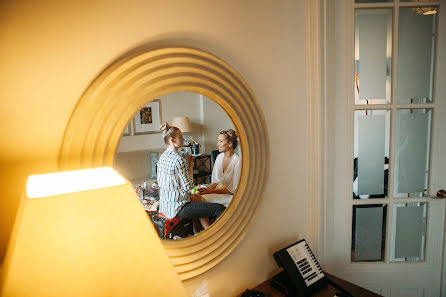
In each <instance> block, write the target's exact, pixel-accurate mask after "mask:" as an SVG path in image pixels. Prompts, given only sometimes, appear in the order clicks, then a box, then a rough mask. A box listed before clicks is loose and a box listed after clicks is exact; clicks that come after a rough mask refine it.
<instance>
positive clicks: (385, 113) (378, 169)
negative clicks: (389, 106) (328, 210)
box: [353, 110, 390, 199]
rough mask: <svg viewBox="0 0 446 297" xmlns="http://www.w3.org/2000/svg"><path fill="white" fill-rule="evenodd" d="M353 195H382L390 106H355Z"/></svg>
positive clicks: (386, 180) (384, 192)
mask: <svg viewBox="0 0 446 297" xmlns="http://www.w3.org/2000/svg"><path fill="white" fill-rule="evenodd" d="M354 127H355V129H354V151H353V154H354V155H353V158H354V161H353V198H354V199H369V198H385V197H387V189H388V173H389V139H390V138H389V133H390V111H389V110H356V111H355V126H354Z"/></svg>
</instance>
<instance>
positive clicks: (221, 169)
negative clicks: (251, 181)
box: [199, 129, 242, 195]
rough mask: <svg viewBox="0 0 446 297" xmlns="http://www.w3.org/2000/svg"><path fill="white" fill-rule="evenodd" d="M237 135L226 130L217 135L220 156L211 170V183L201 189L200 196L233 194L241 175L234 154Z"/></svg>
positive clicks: (239, 166)
mask: <svg viewBox="0 0 446 297" xmlns="http://www.w3.org/2000/svg"><path fill="white" fill-rule="evenodd" d="M237 144H238V140H237V134H236V133H235V131H234V130H232V129H228V130H224V131H221V132H220V135H218V141H217V147H218V151H219V152H220V154H219V155H218V156H217V159H216V160H215V163H214V169H213V170H212V183H211V184H210V185H209V187H207V188H201V189H200V190H199V191H200V194H202V195H204V194H230V195H232V194H234V193H235V191H236V190H237V187H238V182H239V179H240V173H241V169H242V168H241V161H240V157H239V156H237V154H235V153H234V149H235V148H236V147H237Z"/></svg>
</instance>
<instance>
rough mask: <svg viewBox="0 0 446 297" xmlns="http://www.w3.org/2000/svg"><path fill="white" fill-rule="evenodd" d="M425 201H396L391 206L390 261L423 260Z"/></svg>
mask: <svg viewBox="0 0 446 297" xmlns="http://www.w3.org/2000/svg"><path fill="white" fill-rule="evenodd" d="M426 220H427V203H425V202H415V203H398V204H394V205H393V206H392V225H391V226H392V231H391V232H392V233H391V234H392V236H391V237H390V238H391V239H392V242H391V247H390V261H392V262H422V261H424V253H425V243H426V226H427V224H426Z"/></svg>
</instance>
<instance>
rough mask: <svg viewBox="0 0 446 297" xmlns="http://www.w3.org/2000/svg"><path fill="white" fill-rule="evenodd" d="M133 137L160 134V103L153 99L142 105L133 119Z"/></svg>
mask: <svg viewBox="0 0 446 297" xmlns="http://www.w3.org/2000/svg"><path fill="white" fill-rule="evenodd" d="M133 123H134V126H133V127H134V128H135V135H140V134H152V133H161V130H160V126H161V101H160V99H155V100H153V101H151V102H149V103H147V104H146V105H144V106H143V107H142V108H141V109H140V111H139V112H137V113H136V115H135V117H134V118H133Z"/></svg>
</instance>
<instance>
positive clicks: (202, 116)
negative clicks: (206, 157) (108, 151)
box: [117, 92, 234, 153]
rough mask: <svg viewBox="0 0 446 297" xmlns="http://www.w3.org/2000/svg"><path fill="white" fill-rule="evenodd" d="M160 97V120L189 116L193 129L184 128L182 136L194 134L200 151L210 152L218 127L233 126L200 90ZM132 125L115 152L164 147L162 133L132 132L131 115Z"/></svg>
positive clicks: (224, 128)
mask: <svg viewBox="0 0 446 297" xmlns="http://www.w3.org/2000/svg"><path fill="white" fill-rule="evenodd" d="M159 100H160V107H161V108H160V109H161V112H160V113H161V121H162V122H168V123H170V124H172V120H173V118H174V117H179V116H184V117H189V119H190V122H191V126H192V131H191V132H183V136H184V138H187V139H191V138H194V140H195V141H197V142H198V143H199V144H200V145H201V148H202V150H201V152H202V153H204V152H205V153H209V152H210V151H211V150H214V149H216V148H217V146H216V143H217V137H218V134H219V133H220V131H221V130H226V129H229V128H231V129H234V125H233V123H232V121H231V119H230V118H229V116H228V115H227V113H226V112H225V111H224V110H223V109H222V108H221V107H220V106H219V105H218V104H216V103H215V102H214V101H212V100H211V99H209V98H207V97H205V96H202V95H200V94H197V93H192V92H174V93H170V94H166V95H163V96H161V97H160V98H159ZM137 114H139V112H137ZM131 125H132V128H131V135H128V136H123V137H122V138H121V141H120V142H119V146H118V149H117V152H128V151H137V150H145V149H162V148H165V144H164V141H163V138H162V134H160V133H154V134H143V135H137V134H135V133H134V121H133V119H132V120H131Z"/></svg>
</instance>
